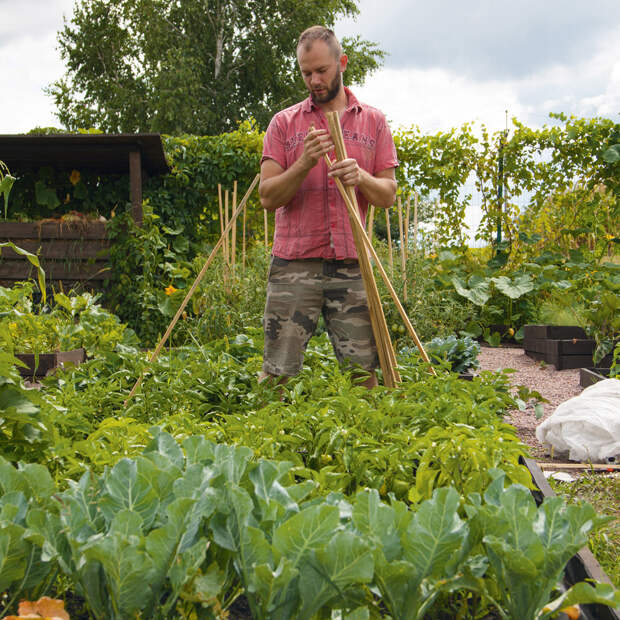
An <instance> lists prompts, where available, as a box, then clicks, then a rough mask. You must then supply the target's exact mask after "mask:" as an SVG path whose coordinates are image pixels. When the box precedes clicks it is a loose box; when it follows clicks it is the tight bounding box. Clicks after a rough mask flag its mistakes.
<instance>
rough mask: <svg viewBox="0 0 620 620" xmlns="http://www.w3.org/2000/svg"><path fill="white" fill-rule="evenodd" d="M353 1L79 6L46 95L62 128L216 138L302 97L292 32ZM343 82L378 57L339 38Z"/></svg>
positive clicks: (119, 1) (357, 42)
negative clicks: (60, 72) (61, 65)
mask: <svg viewBox="0 0 620 620" xmlns="http://www.w3.org/2000/svg"><path fill="white" fill-rule="evenodd" d="M358 12H359V11H358V9H357V6H356V0H313V2H298V1H297V0H172V1H171V0H77V1H76V5H75V7H74V12H73V16H72V18H71V20H70V22H68V23H67V22H66V21H65V25H64V28H63V29H62V30H61V31H60V32H59V33H58V42H59V49H60V52H61V55H62V58H63V60H64V61H65V63H66V67H67V70H66V73H65V75H64V76H63V77H62V78H61V79H60V80H58V81H56V82H54V83H53V84H51V85H50V86H49V87H48V89H47V92H48V94H49V95H51V96H52V97H53V99H54V101H55V103H56V106H57V109H58V112H57V116H58V118H59V119H60V121H61V122H62V123H63V124H64V125H65V126H66V127H67V128H68V129H72V130H75V129H77V128H80V127H98V128H100V129H103V130H105V131H111V132H116V131H121V132H130V131H157V132H162V133H170V134H181V133H193V134H200V135H206V134H216V133H220V132H223V131H228V130H231V129H234V128H235V127H236V125H237V121H239V120H243V119H247V118H250V117H253V118H254V119H256V120H257V122H258V124H259V126H260V127H261V128H265V127H266V125H267V123H268V121H269V119H270V118H271V116H272V115H273V113H274V112H275V111H277V110H279V109H281V108H283V107H286V106H288V105H292V104H293V103H295V102H296V101H299V100H301V99H303V98H304V97H305V96H306V95H307V93H306V91H305V88H304V85H303V81H302V80H301V78H300V76H299V71H298V69H297V66H296V56H295V52H296V43H297V37H298V35H299V33H300V32H301V31H302V30H304V29H305V28H307V27H308V26H311V25H313V24H315V23H321V24H325V25H327V26H328V27H331V26H333V24H334V22H335V20H336V18H337V17H339V16H341V15H343V16H354V15H356V14H357V13H358ZM342 44H343V47H344V49H345V52H346V53H347V54H349V56H350V58H351V62H350V68H349V69H348V70H347V73H346V74H345V76H346V79H347V80H352V81H353V82H356V83H361V82H363V80H364V77H365V76H366V75H367V74H368V73H369V72H370V71H373V70H374V69H376V68H377V67H378V66H379V65H380V63H381V61H382V59H383V57H384V55H385V54H384V52H383V51H381V50H380V49H378V47H377V46H376V44H374V43H371V42H369V41H364V40H361V39H360V38H359V37H355V38H349V39H347V38H343V40H342Z"/></svg>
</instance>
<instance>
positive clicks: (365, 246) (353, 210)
mask: <svg viewBox="0 0 620 620" xmlns="http://www.w3.org/2000/svg"><path fill="white" fill-rule="evenodd" d="M327 120H328V123H329V127H330V134H331V137H332V140H333V142H334V145H335V147H336V157H337V158H338V159H339V160H340V159H344V158H346V149H345V148H344V140H343V138H342V129H341V127H340V120H339V118H338V114H337V113H335V112H333V113H329V112H328V114H327ZM336 136H338V137H336ZM325 161H326V163H327V165H328V167H329V166H331V163H332V162H331V161H330V159H329V157H328V156H327V155H326V156H325ZM335 181H336V186H337V187H338V191H339V192H340V194H341V195H342V198H343V200H344V203H345V206H346V208H347V211H348V213H349V220H350V222H351V229H352V231H353V235H354V241H355V245H356V249H357V254H358V259H359V261H360V270H361V272H362V277H363V278H364V285H365V286H367V288H366V291H367V295H368V304H369V309H371V303H372V304H373V305H372V308H374V312H373V310H372V309H371V312H370V318H371V323H372V326H373V333H374V334H375V340H377V350H378V353H379V363H380V365H381V370H382V372H383V373H384V377H385V370H384V366H383V363H382V361H381V359H382V354H381V350H382V349H381V348H380V347H379V339H378V338H377V332H381V335H380V336H379V337H380V338H381V339H382V341H383V343H384V347H383V351H384V355H383V357H384V359H385V360H386V365H388V364H390V363H392V364H393V366H394V371H395V374H394V373H393V372H392V371H391V370H388V372H389V375H390V377H391V378H392V380H393V381H394V383H396V382H398V381H400V376H399V375H398V371H397V370H396V369H395V365H396V362H395V356H394V349H393V347H392V343H391V340H390V337H389V333H388V331H387V324H386V323H385V316H384V314H383V308H382V307H381V300H380V298H379V293H378V290H377V285H376V282H375V279H374V275H373V272H372V267H371V266H370V260H369V257H368V253H370V255H371V257H372V259H373V260H374V261H375V264H376V266H377V268H378V270H379V273H380V274H381V277H382V278H383V280H384V282H385V285H386V286H387V288H388V291H389V292H390V295H391V297H392V300H393V301H394V303H395V305H396V308H397V309H398V312H399V313H400V316H401V318H402V319H403V322H404V324H405V327H406V329H407V332H408V334H409V336H410V337H411V339H412V340H413V342H414V343H415V345H416V346H417V348H418V350H419V351H420V355H421V356H422V359H423V360H424V361H425V362H426V363H427V364H428V366H429V369H430V372H431V374H433V375H436V374H437V373H436V372H435V369H434V368H433V366H432V365H431V362H430V360H429V358H428V355H427V354H426V351H425V350H424V346H423V345H422V342H421V341H420V339H419V338H418V335H417V334H416V331H415V329H414V328H413V325H412V324H411V321H410V320H409V317H408V316H407V313H406V311H405V309H404V307H403V305H402V304H401V302H400V300H399V299H398V295H397V294H396V291H395V289H394V287H393V286H392V283H391V282H390V279H389V278H388V275H387V273H386V272H385V269H384V268H383V265H382V264H381V261H380V260H379V257H378V256H377V253H376V252H375V250H374V248H373V246H372V242H371V240H370V238H369V236H368V234H367V232H366V230H365V229H364V226H363V224H362V221H361V219H360V216H359V207H358V205H357V198H356V196H355V190H354V188H352V187H346V188H345V186H344V185H343V184H342V182H341V181H340V179H338V178H336V179H335ZM416 204H417V201H416ZM370 230H372V224H371V226H370ZM367 252H368V253H367ZM363 263H366V266H365V267H362V264H363ZM369 289H370V290H371V294H372V297H373V298H374V299H375V301H374V302H371V301H370V299H371V295H369V294H368V290H369ZM373 290H374V292H372V291H373ZM373 316H374V317H378V318H379V320H378V321H375V320H374V319H373ZM381 319H383V321H382V323H383V327H381V326H380V322H381ZM376 325H378V326H377V327H375V326H376ZM375 329H376V330H377V331H375ZM386 341H387V343H388V346H385V342H386ZM390 352H391V353H390ZM390 360H392V361H391V362H390ZM396 377H398V378H397V379H396ZM385 384H386V385H389V384H388V380H386V381H385Z"/></svg>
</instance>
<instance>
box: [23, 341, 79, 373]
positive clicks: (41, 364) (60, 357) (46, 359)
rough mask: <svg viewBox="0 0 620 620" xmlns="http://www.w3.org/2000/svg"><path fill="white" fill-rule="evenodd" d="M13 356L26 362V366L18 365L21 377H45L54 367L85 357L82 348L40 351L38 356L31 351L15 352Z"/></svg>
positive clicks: (76, 363)
mask: <svg viewBox="0 0 620 620" xmlns="http://www.w3.org/2000/svg"><path fill="white" fill-rule="evenodd" d="M15 357H16V358H17V359H18V360H21V361H22V362H23V363H24V364H26V368H24V367H23V366H18V367H17V368H18V370H19V373H20V374H21V375H22V376H23V377H32V376H37V377H45V376H47V375H48V374H50V373H51V372H53V371H54V370H56V368H59V367H60V366H64V365H65V364H74V365H76V366H77V365H78V364H81V363H82V362H83V361H84V360H85V359H86V351H85V350H84V349H81V348H80V349H72V350H71V351H55V352H54V353H41V354H40V355H39V356H38V359H37V356H36V355H34V354H33V353H16V354H15Z"/></svg>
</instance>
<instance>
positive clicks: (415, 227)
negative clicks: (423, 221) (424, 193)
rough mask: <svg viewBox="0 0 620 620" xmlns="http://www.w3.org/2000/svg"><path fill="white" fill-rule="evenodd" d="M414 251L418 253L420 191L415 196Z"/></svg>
mask: <svg viewBox="0 0 620 620" xmlns="http://www.w3.org/2000/svg"><path fill="white" fill-rule="evenodd" d="M413 251H414V254H417V253H418V192H416V193H415V195H414V197H413Z"/></svg>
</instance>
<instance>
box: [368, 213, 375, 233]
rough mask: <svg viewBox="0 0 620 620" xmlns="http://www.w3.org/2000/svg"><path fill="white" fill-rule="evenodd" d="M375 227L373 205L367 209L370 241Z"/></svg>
mask: <svg viewBox="0 0 620 620" xmlns="http://www.w3.org/2000/svg"><path fill="white" fill-rule="evenodd" d="M374 225H375V205H370V208H369V209H368V238H369V239H370V240H371V241H372V232H373V228H374Z"/></svg>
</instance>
